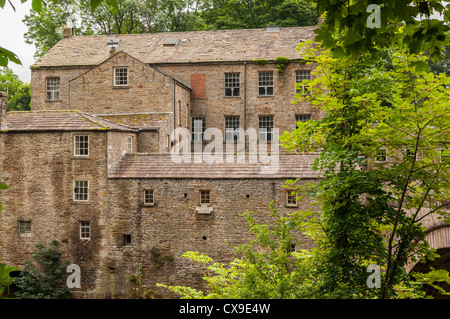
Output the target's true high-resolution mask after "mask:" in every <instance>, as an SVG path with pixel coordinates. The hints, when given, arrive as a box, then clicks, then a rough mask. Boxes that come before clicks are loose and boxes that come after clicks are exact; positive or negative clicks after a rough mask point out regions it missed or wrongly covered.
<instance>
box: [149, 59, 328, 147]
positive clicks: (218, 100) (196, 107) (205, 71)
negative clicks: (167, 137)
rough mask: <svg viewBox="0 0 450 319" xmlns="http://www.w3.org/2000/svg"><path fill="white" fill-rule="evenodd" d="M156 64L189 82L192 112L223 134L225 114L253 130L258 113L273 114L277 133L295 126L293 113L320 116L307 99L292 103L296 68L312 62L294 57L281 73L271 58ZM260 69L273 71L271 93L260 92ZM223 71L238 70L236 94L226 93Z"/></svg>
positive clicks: (308, 68)
mask: <svg viewBox="0 0 450 319" xmlns="http://www.w3.org/2000/svg"><path fill="white" fill-rule="evenodd" d="M158 68H160V69H162V70H164V71H166V72H167V73H169V74H172V75H173V76H176V77H177V78H179V79H181V81H183V82H185V83H188V84H190V85H191V86H192V88H193V91H192V92H193V93H192V94H191V105H190V109H191V115H192V116H205V117H206V128H219V129H221V130H222V134H224V125H225V116H227V115H237V116H239V117H240V126H241V127H242V128H243V129H249V128H254V129H255V130H256V132H257V131H258V127H259V116H260V115H272V116H273V119H274V127H275V128H278V129H279V134H280V136H281V135H282V134H283V132H284V131H293V130H294V129H295V127H296V119H295V115H296V114H311V118H313V119H318V118H320V117H321V116H323V114H320V113H319V112H318V110H317V109H315V108H313V107H312V106H311V105H310V103H308V102H299V103H293V101H294V100H295V99H296V98H295V94H296V93H295V92H296V88H295V71H297V70H311V68H312V66H311V65H306V64H303V63H300V62H295V61H294V62H291V63H290V64H288V67H287V69H286V70H285V72H284V73H279V72H278V71H277V67H276V64H275V63H273V62H272V63H271V62H269V63H267V64H265V65H260V64H255V63H253V62H248V63H246V65H244V63H220V64H194V63H193V64H173V65H169V64H165V65H158ZM260 71H272V72H273V81H274V94H273V96H259V94H258V72H260ZM225 73H239V74H240V95H239V96H233V97H227V96H225V93H224V88H225V84H224V83H225V82H224V77H225V75H224V74H225ZM202 86H203V87H202ZM194 91H195V92H194ZM199 92H201V94H200V93H199ZM247 150H248V148H247ZM280 151H282V152H284V149H283V148H280Z"/></svg>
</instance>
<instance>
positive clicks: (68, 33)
mask: <svg viewBox="0 0 450 319" xmlns="http://www.w3.org/2000/svg"><path fill="white" fill-rule="evenodd" d="M74 35H75V28H72V27H70V26H68V25H66V26H64V30H63V36H64V38H70V37H73V36H74Z"/></svg>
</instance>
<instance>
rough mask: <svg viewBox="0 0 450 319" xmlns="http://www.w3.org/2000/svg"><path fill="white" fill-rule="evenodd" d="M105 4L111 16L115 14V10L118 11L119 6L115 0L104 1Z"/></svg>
mask: <svg viewBox="0 0 450 319" xmlns="http://www.w3.org/2000/svg"><path fill="white" fill-rule="evenodd" d="M105 3H106V5H107V6H108V8H109V10H110V11H111V12H112V13H113V14H114V13H116V12H117V10H119V4H118V3H117V0H105Z"/></svg>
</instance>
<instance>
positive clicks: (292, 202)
mask: <svg viewBox="0 0 450 319" xmlns="http://www.w3.org/2000/svg"><path fill="white" fill-rule="evenodd" d="M286 206H289V207H297V196H296V195H295V191H292V190H287V191H286Z"/></svg>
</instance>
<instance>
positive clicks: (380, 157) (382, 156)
mask: <svg viewBox="0 0 450 319" xmlns="http://www.w3.org/2000/svg"><path fill="white" fill-rule="evenodd" d="M386 158H387V157H386V150H385V149H380V150H378V152H377V156H376V159H375V160H376V162H380V163H381V162H386Z"/></svg>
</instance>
